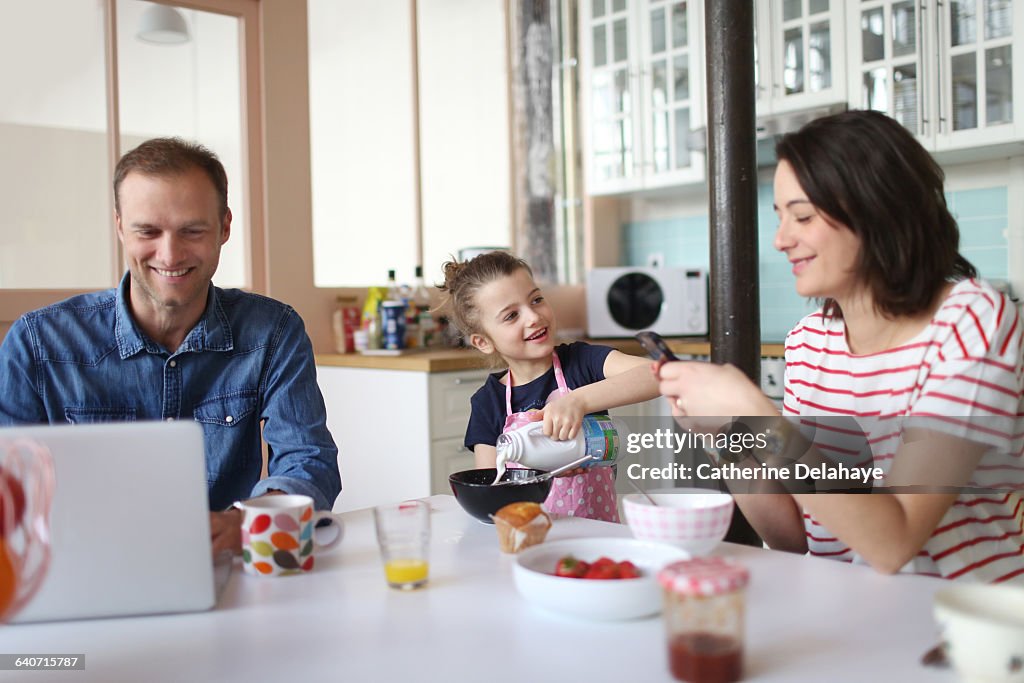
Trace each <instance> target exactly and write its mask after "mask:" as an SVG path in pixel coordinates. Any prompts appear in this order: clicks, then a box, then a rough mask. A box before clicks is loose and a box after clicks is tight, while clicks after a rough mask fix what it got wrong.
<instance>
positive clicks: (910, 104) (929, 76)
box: [847, 0, 1024, 152]
mask: <svg viewBox="0 0 1024 683" xmlns="http://www.w3.org/2000/svg"><path fill="white" fill-rule="evenodd" d="M847 5H848V7H847V11H848V15H847V21H848V23H849V26H850V27H851V28H852V29H854V31H853V34H852V36H851V39H850V41H849V47H848V54H849V60H848V61H849V66H850V69H849V70H850V82H849V101H850V106H851V107H857V108H868V109H877V110H880V111H884V112H886V113H887V114H889V115H890V116H892V117H894V118H895V119H897V120H898V121H900V123H902V124H903V125H904V126H906V127H907V128H908V129H910V130H911V131H912V132H914V134H915V135H917V136H918V139H919V140H920V141H921V143H922V144H924V146H925V147H927V148H928V149H929V150H931V151H933V152H944V151H956V150H969V149H972V148H973V149H976V148H980V147H985V146H988V147H997V146H999V145H1002V144H1004V143H1006V142H1014V141H1020V140H1021V139H1022V137H1024V129H1022V128H1021V124H1020V121H1021V117H1022V115H1024V111H1022V110H1021V104H1020V102H1019V100H1020V98H1019V97H1016V98H1015V97H1014V95H1015V94H1016V93H1020V92H1021V88H1022V83H1021V78H1022V76H1021V72H1022V67H1024V64H1022V63H1021V61H1020V57H1019V51H1017V53H1015V51H1014V49H1013V37H1014V36H1015V35H1021V34H1024V3H1020V2H1017V3H1013V2H1011V1H1010V0H921V1H918V2H913V1H911V0H865V1H863V2H850V3H847Z"/></svg>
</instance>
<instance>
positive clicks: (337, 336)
mask: <svg viewBox="0 0 1024 683" xmlns="http://www.w3.org/2000/svg"><path fill="white" fill-rule="evenodd" d="M361 318H362V313H361V311H360V310H359V305H358V299H356V297H354V296H339V297H338V298H337V305H336V306H335V308H334V314H333V316H332V319H331V323H332V324H331V327H332V329H333V331H334V350H335V351H337V352H338V353H352V352H353V351H355V350H356V346H355V338H354V336H353V335H354V333H355V331H356V330H358V329H359V326H360V324H361Z"/></svg>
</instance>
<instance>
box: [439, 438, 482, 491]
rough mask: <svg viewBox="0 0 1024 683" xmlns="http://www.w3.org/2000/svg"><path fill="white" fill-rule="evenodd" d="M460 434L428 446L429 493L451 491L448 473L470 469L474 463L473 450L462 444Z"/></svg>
mask: <svg viewBox="0 0 1024 683" xmlns="http://www.w3.org/2000/svg"><path fill="white" fill-rule="evenodd" d="M462 441H463V438H462V437H461V436H458V437H455V438H452V439H439V440H437V441H434V442H433V443H432V444H431V446H430V493H431V494H438V493H451V492H452V488H451V486H450V485H449V484H448V475H449V474H452V473H453V472H462V471H463V470H471V469H473V467H474V466H475V465H476V461H475V460H474V459H473V451H471V450H468V449H467V448H466V447H465V446H463V445H462Z"/></svg>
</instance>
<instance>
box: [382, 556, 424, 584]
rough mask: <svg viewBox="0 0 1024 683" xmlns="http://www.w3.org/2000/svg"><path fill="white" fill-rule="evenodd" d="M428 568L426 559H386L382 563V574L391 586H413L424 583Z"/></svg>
mask: <svg viewBox="0 0 1024 683" xmlns="http://www.w3.org/2000/svg"><path fill="white" fill-rule="evenodd" d="M429 569H430V565H429V563H428V562H427V561H426V560H416V559H397V560H388V561H387V562H385V563H384V576H385V577H386V578H387V580H388V583H389V584H391V585H392V586H398V587H401V588H414V587H416V586H419V585H422V584H423V583H426V581H427V573H428V571H429Z"/></svg>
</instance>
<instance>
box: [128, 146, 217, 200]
mask: <svg viewBox="0 0 1024 683" xmlns="http://www.w3.org/2000/svg"><path fill="white" fill-rule="evenodd" d="M193 168H198V169H200V170H202V171H203V172H205V173H206V175H207V176H208V177H209V178H210V182H212V183H213V187H214V189H215V190H217V198H218V200H219V204H220V206H219V213H220V219H221V220H224V216H226V215H227V212H228V175H227V173H225V171H224V165H223V164H221V163H220V159H218V158H217V155H216V154H214V153H213V152H211V151H210V150H209V149H207V148H206V147H204V146H202V145H200V144H198V143H195V142H189V141H187V140H182V139H181V138H153V139H152V140H147V141H146V142H143V143H142V144H141V145H139V146H138V147H136V148H135V149H133V150H131V151H130V152H128V153H126V154H125V155H124V156H123V157H121V160H120V161H118V162H117V168H116V169H114V210H115V211H117V213H118V215H120V213H121V198H120V191H121V183H122V182H123V181H124V179H125V178H126V177H128V174H129V173H131V172H132V171H136V172H138V173H142V174H144V175H148V176H171V175H181V174H183V173H186V172H187V171H189V170H191V169H193Z"/></svg>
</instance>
